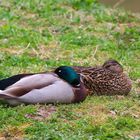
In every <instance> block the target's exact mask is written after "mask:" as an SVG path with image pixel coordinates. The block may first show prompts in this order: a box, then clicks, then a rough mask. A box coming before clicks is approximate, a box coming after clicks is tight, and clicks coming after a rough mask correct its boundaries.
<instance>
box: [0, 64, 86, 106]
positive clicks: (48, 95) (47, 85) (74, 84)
mask: <svg viewBox="0 0 140 140" xmlns="http://www.w3.org/2000/svg"><path fill="white" fill-rule="evenodd" d="M0 87H1V88H0V89H1V91H0V99H4V100H6V101H7V102H8V103H9V104H12V105H18V104H21V103H25V104H36V103H56V102H58V103H75V102H80V101H83V100H84V99H85V98H86V89H85V87H84V84H83V83H82V82H81V80H80V75H79V74H77V73H76V72H75V71H74V70H73V69H72V68H71V67H68V66H60V67H58V68H57V69H56V70H55V71H54V72H53V73H51V72H50V73H36V74H19V75H15V76H12V77H9V78H7V79H3V80H1V81H0Z"/></svg>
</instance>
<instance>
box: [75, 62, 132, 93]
mask: <svg viewBox="0 0 140 140" xmlns="http://www.w3.org/2000/svg"><path fill="white" fill-rule="evenodd" d="M73 68H74V69H75V70H76V71H77V72H78V73H80V74H81V76H82V78H83V82H84V84H85V86H86V88H87V89H88V90H89V93H90V94H97V95H128V93H129V92H130V90H131V80H130V78H129V77H128V76H127V75H126V74H125V73H123V68H122V66H121V65H120V64H119V63H118V62H117V61H116V60H108V61H106V62H105V63H104V64H103V65H102V66H100V67H93V68H92V67H80V66H76V67H73Z"/></svg>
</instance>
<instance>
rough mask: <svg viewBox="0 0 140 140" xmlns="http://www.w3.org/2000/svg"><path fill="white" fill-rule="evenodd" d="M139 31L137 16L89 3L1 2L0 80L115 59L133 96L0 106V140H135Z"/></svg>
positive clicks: (139, 110)
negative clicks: (12, 76) (1, 139)
mask: <svg viewBox="0 0 140 140" xmlns="http://www.w3.org/2000/svg"><path fill="white" fill-rule="evenodd" d="M139 25H140V18H139V17H137V16H135V15H134V14H132V13H129V12H126V11H124V10H119V9H110V8H106V7H104V6H103V5H100V4H98V3H97V2H96V1H92V0H83V1H82V0H53V1H52V0H47V1H45V0H34V1H31V0H24V1H23V0H11V1H1V3H0V44H1V45H0V78H1V79H2V78H5V77H8V76H11V75H14V74H17V73H23V72H25V73H26V72H40V71H46V70H50V69H51V67H57V66H59V65H84V66H95V65H101V64H102V63H103V62H104V61H105V60H107V59H109V58H114V59H116V60H118V61H119V62H120V63H121V64H122V65H123V67H124V70H125V72H127V73H128V74H129V76H130V77H131V79H132V81H133V89H132V91H131V93H130V95H129V96H127V97H122V98H120V97H106V96H101V97H97V96H92V97H88V98H87V99H86V100H85V101H84V102H83V103H80V104H71V105H59V104H56V105H28V106H25V105H21V106H17V107H10V106H8V105H6V104H4V103H2V102H1V105H0V124H1V125H0V137H1V138H3V139H4V138H5V139H16V138H18V139H37V140H38V139H39V140H41V139H54V140H61V139H62V140H63V139H68V140H75V139H80V140H86V139H87V140H90V139H101V140H109V139H124V140H125V139H130V140H134V139H135V140H136V139H140V127H139V126H140V94H139V93H140V87H139V84H138V81H139V79H140V55H139V54H140V37H139V36H140V26H139ZM44 108H45V109H44ZM52 108H53V109H52ZM42 110H43V111H44V112H43V111H42ZM42 112H43V113H42ZM44 114H45V115H44Z"/></svg>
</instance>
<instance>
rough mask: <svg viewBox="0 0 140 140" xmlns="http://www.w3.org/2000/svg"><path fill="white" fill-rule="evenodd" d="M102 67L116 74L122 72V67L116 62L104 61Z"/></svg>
mask: <svg viewBox="0 0 140 140" xmlns="http://www.w3.org/2000/svg"><path fill="white" fill-rule="evenodd" d="M103 67H104V68H106V69H109V70H111V71H113V72H117V73H121V72H123V67H122V66H121V64H119V62H117V61H116V60H108V61H106V62H105V63H104V64H103Z"/></svg>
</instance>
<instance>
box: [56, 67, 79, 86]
mask: <svg viewBox="0 0 140 140" xmlns="http://www.w3.org/2000/svg"><path fill="white" fill-rule="evenodd" d="M55 73H56V74H57V75H58V76H59V77H60V78H62V79H64V80H65V81H67V82H68V83H69V84H71V85H72V86H77V85H79V84H80V75H79V74H77V73H76V71H75V70H74V69H72V68H71V67H69V66H60V67H58V68H57V69H56V70H55Z"/></svg>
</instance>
